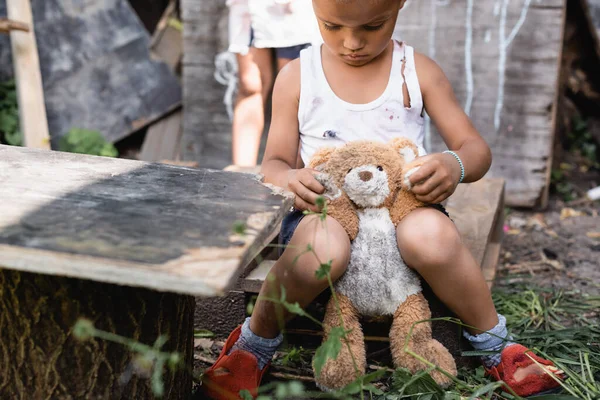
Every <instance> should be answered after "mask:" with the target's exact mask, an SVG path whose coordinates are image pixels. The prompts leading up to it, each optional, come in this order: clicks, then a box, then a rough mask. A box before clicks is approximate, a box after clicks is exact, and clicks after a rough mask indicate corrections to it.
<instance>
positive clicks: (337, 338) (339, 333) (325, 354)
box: [313, 326, 345, 376]
mask: <svg viewBox="0 0 600 400" xmlns="http://www.w3.org/2000/svg"><path fill="white" fill-rule="evenodd" d="M344 333H345V332H344V329H343V328H342V327H341V326H336V327H333V328H332V329H331V331H330V332H329V335H328V336H327V340H326V341H325V342H324V343H323V344H322V345H321V346H319V348H318V349H317V351H316V352H315V358H314V360H313V365H314V367H315V372H316V375H317V376H319V375H321V369H323V366H324V365H325V363H326V362H327V360H328V359H330V358H331V359H333V360H335V359H336V358H337V356H338V354H340V350H341V348H342V337H343V336H344Z"/></svg>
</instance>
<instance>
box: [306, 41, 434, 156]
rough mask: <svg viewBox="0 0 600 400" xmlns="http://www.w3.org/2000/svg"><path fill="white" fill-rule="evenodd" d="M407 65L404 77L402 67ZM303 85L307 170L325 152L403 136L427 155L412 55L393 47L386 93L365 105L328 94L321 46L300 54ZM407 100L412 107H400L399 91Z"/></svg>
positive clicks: (403, 48) (410, 51) (404, 47)
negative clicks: (404, 88)
mask: <svg viewBox="0 0 600 400" xmlns="http://www.w3.org/2000/svg"><path fill="white" fill-rule="evenodd" d="M404 60H405V62H406V64H405V68H404V76H403V74H402V63H403V61H404ZM300 65H301V70H300V74H301V81H300V104H299V106H298V124H299V130H300V146H301V148H300V152H301V156H302V161H304V164H305V165H308V162H309V161H310V159H311V157H312V155H313V154H314V152H315V151H316V150H317V149H318V148H320V147H324V146H334V147H337V146H341V145H343V144H344V143H347V142H350V141H353V140H360V139H363V140H364V139H368V140H379V141H382V142H388V141H389V140H391V139H392V138H394V137H398V136H404V137H407V138H409V139H411V140H413V141H414V142H415V143H416V144H417V146H418V147H419V155H425V154H426V152H425V149H424V148H423V138H424V136H425V128H424V118H423V116H422V115H421V112H422V110H423V98H422V96H421V88H420V86H419V80H418V79H417V72H416V70H415V57H414V49H413V48H412V47H410V46H407V45H406V44H403V43H398V42H396V41H394V52H393V55H392V69H391V74H390V78H389V81H388V84H387V87H386V88H385V91H384V92H383V94H382V95H381V96H379V98H377V99H375V100H373V101H371V102H370V103H366V104H352V103H348V102H346V101H344V100H342V99H340V98H339V97H337V96H336V94H335V93H334V92H333V90H331V87H330V86H329V83H328V82H327V79H326V77H325V73H324V72H323V66H322V63H321V46H312V47H309V48H307V49H305V50H302V52H301V53H300ZM404 79H406V86H407V88H408V93H409V96H410V107H408V108H407V107H405V106H404V96H403V93H402V86H403V83H404Z"/></svg>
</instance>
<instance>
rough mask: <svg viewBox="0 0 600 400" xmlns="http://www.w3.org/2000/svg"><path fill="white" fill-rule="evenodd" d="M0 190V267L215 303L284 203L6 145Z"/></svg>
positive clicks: (267, 191) (239, 183) (135, 167)
mask: <svg viewBox="0 0 600 400" xmlns="http://www.w3.org/2000/svg"><path fill="white" fill-rule="evenodd" d="M0 185H2V190H1V191H0V204H2V213H0V266H3V267H5V268H8V269H15V270H21V271H29V272H36V273H43V274H51V275H60V276H68V277H76V278H80V279H87V280H94V281H100V282H109V283H115V284H120V285H131V286H143V287H147V288H152V289H156V290H161V291H170V292H177V293H185V294H194V295H215V294H222V293H223V292H224V291H225V290H226V289H227V288H228V287H229V286H230V285H231V284H232V283H233V282H234V281H235V279H236V278H237V276H238V274H239V273H240V272H241V270H242V269H243V267H244V266H245V265H247V264H248V263H249V262H250V261H251V260H252V259H253V258H254V257H255V256H256V254H257V253H258V252H259V251H260V250H262V249H263V247H264V246H265V244H266V243H265V241H266V240H267V239H268V238H269V237H270V235H271V233H272V232H273V230H275V229H276V227H277V226H278V224H279V223H280V221H281V219H282V217H283V215H284V214H285V212H286V211H287V210H289V208H290V207H291V204H292V199H291V198H290V197H287V196H284V195H281V194H277V195H275V194H274V193H275V192H274V191H273V190H272V189H271V188H270V187H267V186H266V185H263V184H262V183H260V182H258V181H257V179H256V178H255V177H254V176H253V175H249V174H238V173H233V172H225V171H217V170H207V169H202V170H198V169H191V168H184V167H175V166H170V165H163V164H149V163H144V162H140V161H132V160H123V159H111V158H103V157H92V156H83V155H78V154H69V153H60V152H49V151H40V150H33V149H25V148H18V147H11V146H0ZM236 221H242V222H245V223H246V225H247V226H248V235H246V236H243V237H242V236H236V235H234V234H233V228H234V225H235V223H236Z"/></svg>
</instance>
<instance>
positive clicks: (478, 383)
mask: <svg viewBox="0 0 600 400" xmlns="http://www.w3.org/2000/svg"><path fill="white" fill-rule="evenodd" d="M493 297H494V301H495V304H496V307H497V309H498V312H500V313H501V314H503V315H504V316H505V317H506V318H507V322H508V326H509V328H510V329H511V331H512V334H513V337H514V338H515V341H517V342H518V343H521V344H523V345H525V346H527V347H529V348H531V349H533V350H534V351H535V352H536V353H537V354H539V355H541V356H543V357H545V358H547V359H549V360H552V361H553V362H554V363H555V364H556V365H557V366H558V367H559V368H561V369H562V370H563V371H565V372H566V374H567V378H566V379H565V381H564V382H563V384H562V386H563V388H562V392H561V393H558V394H552V395H545V396H538V397H536V399H537V400H567V399H586V400H594V399H600V297H592V296H586V295H584V294H582V293H580V292H576V291H561V290H557V291H552V290H548V289H543V288H531V287H530V288H526V287H520V286H519V287H512V288H510V289H497V290H495V291H494V292H493ZM300 353H301V354H302V357H298V356H299V354H300ZM473 353H474V352H471V353H469V354H473ZM284 359H287V361H289V360H290V359H294V360H295V361H300V360H302V361H304V362H305V360H306V359H307V351H306V350H304V349H301V350H300V349H295V348H292V349H291V350H290V352H289V353H288V354H287V355H286V356H284ZM309 359H310V358H309ZM376 374H377V376H375V378H377V380H378V381H379V385H378V386H374V385H372V384H371V382H372V381H373V374H370V375H368V376H367V377H366V378H367V380H366V381H365V380H363V382H362V383H360V384H358V382H356V383H354V384H352V385H350V386H349V387H347V388H346V389H345V390H342V391H340V392H337V393H315V392H309V391H306V390H303V391H302V392H301V394H298V392H296V394H295V396H296V397H298V398H337V399H346V398H363V399H376V400H400V399H419V400H449V399H457V400H458V399H463V398H473V399H474V398H480V399H515V398H518V397H516V396H513V395H511V394H508V393H505V392H502V391H500V390H499V388H500V387H501V386H502V383H499V382H494V381H492V380H490V379H489V378H488V377H486V376H485V374H484V370H483V367H479V368H476V369H474V370H473V369H461V370H460V371H459V375H458V378H457V380H456V382H455V384H454V385H453V386H452V387H450V388H448V389H442V388H441V387H439V386H438V385H437V384H436V383H435V382H434V381H433V379H431V377H430V376H429V375H428V374H427V373H425V372H423V373H418V374H415V375H412V374H410V373H409V372H408V371H406V370H403V369H398V370H396V371H395V372H394V373H387V372H384V371H377V372H376ZM298 384H300V383H298ZM277 387H278V386H277V384H270V385H269V386H268V387H265V388H263V393H264V394H263V395H262V397H261V400H263V399H264V400H266V399H283V398H285V397H279V396H278V395H277ZM357 387H358V388H360V387H362V388H363V389H367V390H368V391H366V392H363V393H362V395H361V394H360V393H359V391H357V390H356V388H357ZM380 387H383V388H384V391H383V392H382V391H381V390H379V388H380ZM296 389H298V386H296ZM280 393H283V392H280Z"/></svg>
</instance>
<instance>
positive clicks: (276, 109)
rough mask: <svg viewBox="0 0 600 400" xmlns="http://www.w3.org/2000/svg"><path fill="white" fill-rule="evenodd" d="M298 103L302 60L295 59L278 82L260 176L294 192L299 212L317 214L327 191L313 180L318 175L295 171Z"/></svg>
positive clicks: (305, 170)
mask: <svg viewBox="0 0 600 400" xmlns="http://www.w3.org/2000/svg"><path fill="white" fill-rule="evenodd" d="M299 102H300V60H299V59H296V60H294V61H291V62H290V63H288V64H287V65H286V66H285V67H283V69H282V70H281V71H280V72H279V74H278V75H277V79H276V80H275V86H274V87H273V100H272V104H273V110H272V113H271V126H270V128H269V136H268V138H267V147H266V149H265V155H264V157H263V161H262V166H261V173H262V174H263V175H264V177H265V182H267V183H271V184H273V185H275V186H279V187H282V188H284V189H286V190H290V191H292V192H293V193H294V194H295V195H296V200H295V202H294V206H295V207H296V208H298V209H300V210H312V211H315V212H318V211H320V210H319V209H318V207H317V206H316V198H317V197H318V196H319V193H323V191H324V190H325V189H324V188H323V186H322V185H321V184H320V183H319V182H318V181H317V180H316V179H315V178H314V176H313V175H314V174H315V173H316V171H313V170H311V169H308V168H303V169H296V168H297V159H298V146H299V140H300V134H299V128H298V106H299Z"/></svg>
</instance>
